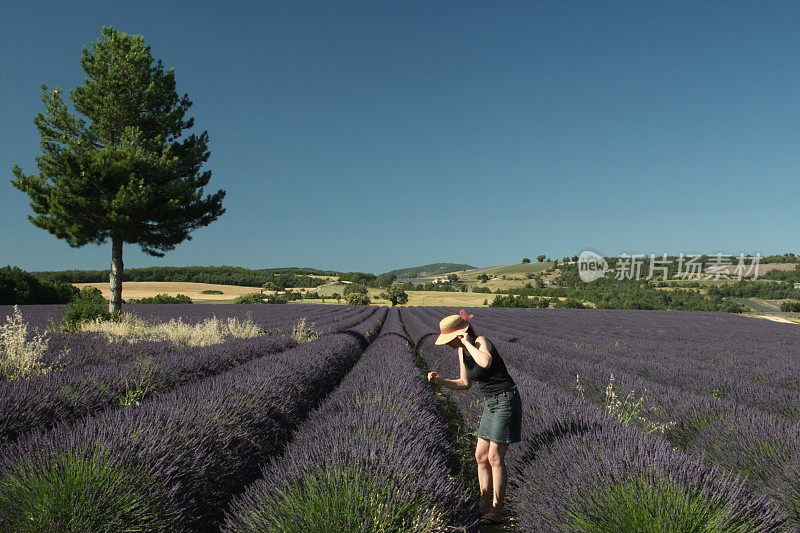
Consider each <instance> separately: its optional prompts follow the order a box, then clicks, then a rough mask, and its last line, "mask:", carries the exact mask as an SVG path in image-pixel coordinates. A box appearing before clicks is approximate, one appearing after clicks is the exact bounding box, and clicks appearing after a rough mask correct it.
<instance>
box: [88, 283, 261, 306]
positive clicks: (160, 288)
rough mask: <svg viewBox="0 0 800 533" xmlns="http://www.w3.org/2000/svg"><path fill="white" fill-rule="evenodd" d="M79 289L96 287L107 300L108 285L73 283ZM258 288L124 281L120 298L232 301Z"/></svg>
mask: <svg viewBox="0 0 800 533" xmlns="http://www.w3.org/2000/svg"><path fill="white" fill-rule="evenodd" d="M73 285H74V286H75V287H78V288H79V289H81V288H83V287H97V288H98V289H100V292H102V293H103V297H104V298H106V299H108V297H109V287H108V283H107V282H106V283H73ZM209 290H211V291H222V294H203V293H202V292H203V291H209ZM258 290H259V289H258V287H240V286H238V285H216V284H212V283H189V282H171V281H126V282H124V283H123V284H122V297H123V298H125V299H126V300H127V299H129V298H147V297H148V296H155V295H157V294H168V295H170V296H176V295H177V294H178V293H180V294H185V295H186V296H188V297H189V298H191V299H192V300H194V301H208V300H233V299H234V298H236V297H237V296H241V295H243V294H249V293H251V292H258Z"/></svg>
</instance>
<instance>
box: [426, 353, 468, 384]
mask: <svg viewBox="0 0 800 533" xmlns="http://www.w3.org/2000/svg"><path fill="white" fill-rule="evenodd" d="M458 355H459V358H458V359H459V362H460V366H461V377H459V378H458V379H445V378H443V377H440V376H439V374H437V373H436V372H428V381H430V382H432V383H436V384H437V385H441V386H443V387H447V388H448V389H453V390H466V389H468V388H470V387H472V381H471V380H470V379H469V374H467V367H466V366H464V354H463V353H462V351H461V350H458Z"/></svg>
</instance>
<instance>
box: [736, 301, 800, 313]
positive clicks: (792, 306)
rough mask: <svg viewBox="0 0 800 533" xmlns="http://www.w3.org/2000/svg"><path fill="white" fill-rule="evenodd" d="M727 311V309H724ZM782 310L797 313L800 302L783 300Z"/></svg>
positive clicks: (799, 309) (799, 308) (799, 310)
mask: <svg viewBox="0 0 800 533" xmlns="http://www.w3.org/2000/svg"><path fill="white" fill-rule="evenodd" d="M724 310H725V311H727V309H724ZM781 311H785V312H790V313H797V312H800V302H781Z"/></svg>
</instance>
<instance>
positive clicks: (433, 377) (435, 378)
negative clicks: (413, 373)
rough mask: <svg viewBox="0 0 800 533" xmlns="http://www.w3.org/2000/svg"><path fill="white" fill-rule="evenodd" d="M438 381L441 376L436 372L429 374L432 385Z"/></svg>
mask: <svg viewBox="0 0 800 533" xmlns="http://www.w3.org/2000/svg"><path fill="white" fill-rule="evenodd" d="M437 379H439V374H437V373H436V372H428V381H430V382H431V383H436V380H437Z"/></svg>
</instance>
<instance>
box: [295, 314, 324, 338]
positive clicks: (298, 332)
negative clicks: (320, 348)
mask: <svg viewBox="0 0 800 533" xmlns="http://www.w3.org/2000/svg"><path fill="white" fill-rule="evenodd" d="M292 337H294V340H295V341H297V344H303V343H304V342H310V341H313V340H314V339H316V338H317V337H319V333H317V332H316V331H315V330H314V324H306V317H303V318H301V319H300V321H299V322H298V323H297V325H296V326H295V327H294V328H292Z"/></svg>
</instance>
